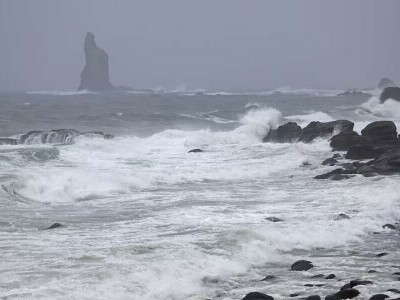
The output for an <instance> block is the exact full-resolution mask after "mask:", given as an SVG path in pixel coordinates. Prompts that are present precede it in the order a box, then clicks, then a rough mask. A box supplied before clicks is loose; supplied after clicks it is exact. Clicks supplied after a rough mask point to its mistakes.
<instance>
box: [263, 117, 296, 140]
mask: <svg viewBox="0 0 400 300" xmlns="http://www.w3.org/2000/svg"><path fill="white" fill-rule="evenodd" d="M300 133H301V127H300V126H299V125H297V123H295V122H289V123H286V124H284V125H281V126H279V127H278V128H277V129H274V130H271V131H270V132H268V134H267V136H266V137H264V139H263V142H264V143H266V142H273V143H293V142H295V141H297V139H298V137H299V136H300Z"/></svg>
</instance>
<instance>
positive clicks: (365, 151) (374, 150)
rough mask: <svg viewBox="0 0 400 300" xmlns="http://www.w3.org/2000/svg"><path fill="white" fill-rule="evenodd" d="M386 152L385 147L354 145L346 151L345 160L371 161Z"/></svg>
mask: <svg viewBox="0 0 400 300" xmlns="http://www.w3.org/2000/svg"><path fill="white" fill-rule="evenodd" d="M386 150H388V149H387V148H385V147H377V146H375V145H372V144H370V145H355V146H351V147H350V148H349V150H348V151H347V154H346V158H347V159H371V158H375V157H377V156H379V155H380V154H382V153H384V152H385V151H386Z"/></svg>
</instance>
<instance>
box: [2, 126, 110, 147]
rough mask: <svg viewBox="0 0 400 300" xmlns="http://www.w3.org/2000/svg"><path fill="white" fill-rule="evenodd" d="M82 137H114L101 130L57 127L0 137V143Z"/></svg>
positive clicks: (67, 141) (66, 141)
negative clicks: (82, 130) (88, 130)
mask: <svg viewBox="0 0 400 300" xmlns="http://www.w3.org/2000/svg"><path fill="white" fill-rule="evenodd" d="M80 137H88V138H104V139H107V140H109V139H112V138H114V136H113V135H111V134H106V133H103V132H100V131H96V132H79V131H77V130H75V129H55V130H51V131H29V132H27V133H24V134H21V135H20V136H19V137H5V138H2V137H0V145H33V144H72V143H75V142H76V140H77V139H78V138H80Z"/></svg>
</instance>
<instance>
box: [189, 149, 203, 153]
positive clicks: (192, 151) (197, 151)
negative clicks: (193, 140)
mask: <svg viewBox="0 0 400 300" xmlns="http://www.w3.org/2000/svg"><path fill="white" fill-rule="evenodd" d="M200 152H204V150H201V149H192V150H190V151H189V152H188V153H200Z"/></svg>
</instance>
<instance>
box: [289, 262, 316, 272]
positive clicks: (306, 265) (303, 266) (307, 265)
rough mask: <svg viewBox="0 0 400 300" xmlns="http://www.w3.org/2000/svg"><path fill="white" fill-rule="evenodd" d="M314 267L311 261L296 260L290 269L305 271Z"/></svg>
mask: <svg viewBox="0 0 400 300" xmlns="http://www.w3.org/2000/svg"><path fill="white" fill-rule="evenodd" d="M312 268H314V265H313V264H312V262H311V261H308V260H299V261H296V262H295V263H294V264H293V265H292V266H291V267H290V270H291V271H307V270H310V269H312Z"/></svg>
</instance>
